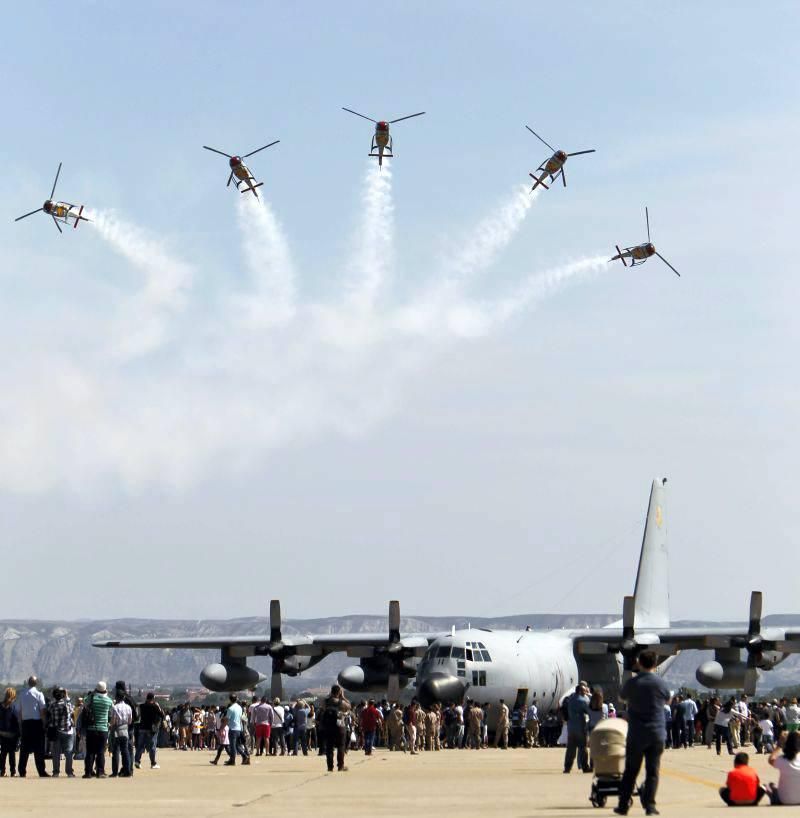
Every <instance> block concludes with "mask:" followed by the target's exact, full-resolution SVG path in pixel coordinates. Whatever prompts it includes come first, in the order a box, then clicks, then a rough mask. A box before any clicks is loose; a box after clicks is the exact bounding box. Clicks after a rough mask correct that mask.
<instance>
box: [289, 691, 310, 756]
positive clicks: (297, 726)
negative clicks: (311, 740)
mask: <svg viewBox="0 0 800 818" xmlns="http://www.w3.org/2000/svg"><path fill="white" fill-rule="evenodd" d="M293 713H294V740H293V743H292V744H293V746H292V755H294V756H296V755H297V747H298V745H299V746H300V747H301V748H302V750H303V755H304V756H307V755H308V714H309V709H308V705H307V704H306V703H305V701H303V699H298V700H297V702H296V703H295V706H294V711H293Z"/></svg>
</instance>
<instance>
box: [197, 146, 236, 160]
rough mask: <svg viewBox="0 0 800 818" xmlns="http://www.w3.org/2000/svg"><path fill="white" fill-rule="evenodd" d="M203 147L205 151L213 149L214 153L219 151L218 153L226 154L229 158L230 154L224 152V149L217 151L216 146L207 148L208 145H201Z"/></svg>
mask: <svg viewBox="0 0 800 818" xmlns="http://www.w3.org/2000/svg"><path fill="white" fill-rule="evenodd" d="M203 147H204V148H205V149H206V150H207V151H214V153H219V154H221V155H222V156H227V157H228V159H230V158H231V155H230V154H229V153H225V152H224V151H218V150H217V149H216V148H209V147H208V145H203Z"/></svg>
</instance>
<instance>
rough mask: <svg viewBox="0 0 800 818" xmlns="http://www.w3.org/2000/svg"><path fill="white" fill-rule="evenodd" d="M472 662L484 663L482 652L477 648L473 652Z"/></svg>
mask: <svg viewBox="0 0 800 818" xmlns="http://www.w3.org/2000/svg"><path fill="white" fill-rule="evenodd" d="M472 661H473V662H482V661H483V656H481V651H479V650H478V649H477V648H476V649H475V650H473V651H472Z"/></svg>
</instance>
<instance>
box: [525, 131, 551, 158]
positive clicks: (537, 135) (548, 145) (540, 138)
mask: <svg viewBox="0 0 800 818" xmlns="http://www.w3.org/2000/svg"><path fill="white" fill-rule="evenodd" d="M525 127H526V128H527V129H528V130H529V131H530V132H531V133H532V134H533V135H534V136H535V137H536V138H537V139H538V140H539V141H540V142H542V143H543V144H545V145H547V147H548V148H550V150H551V151H553V153H555V152H556V149H555V148H554V147H553V146H552V145H550V144H549V143H547V142H545V141H544V139H542V137H541V136H539V134H538V133H536V131H534V130H533V128H531V126H530V125H526V126H525Z"/></svg>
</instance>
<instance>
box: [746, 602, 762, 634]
mask: <svg viewBox="0 0 800 818" xmlns="http://www.w3.org/2000/svg"><path fill="white" fill-rule="evenodd" d="M763 603H764V599H763V594H762V593H761V591H753V592H752V593H751V594H750V624H749V626H748V628H747V635H748V636H755V635H756V634H759V633H761V611H762V608H763Z"/></svg>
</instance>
